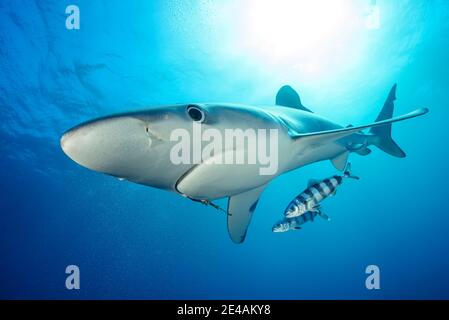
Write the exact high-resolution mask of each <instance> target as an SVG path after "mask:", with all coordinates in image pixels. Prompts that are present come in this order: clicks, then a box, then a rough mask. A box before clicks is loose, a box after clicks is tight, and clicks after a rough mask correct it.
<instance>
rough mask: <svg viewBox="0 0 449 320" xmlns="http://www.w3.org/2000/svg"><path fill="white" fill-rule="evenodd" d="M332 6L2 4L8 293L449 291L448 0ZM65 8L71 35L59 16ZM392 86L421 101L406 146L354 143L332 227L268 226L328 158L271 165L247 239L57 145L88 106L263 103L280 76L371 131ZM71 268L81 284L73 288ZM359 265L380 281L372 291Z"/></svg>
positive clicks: (1, 286) (0, 167) (333, 206)
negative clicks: (372, 10)
mask: <svg viewBox="0 0 449 320" xmlns="http://www.w3.org/2000/svg"><path fill="white" fill-rule="evenodd" d="M273 3H274V1H273ZM335 3H338V5H339V6H341V7H339V8H341V10H342V12H343V11H344V12H343V13H342V15H341V16H338V17H340V18H338V17H337V18H338V19H334V18H335V17H334V16H333V14H335V15H339V14H341V13H339V11H338V9H339V8H337V9H335V7H332V8H331V7H329V8H328V7H326V5H325V4H324V5H322V6H321V7H320V8H319V10H317V8H316V7H314V8H309V6H308V5H307V4H304V3H303V4H302V7H301V8H299V9H298V10H297V12H295V11H294V10H284V11H282V10H280V11H276V10H274V11H275V12H273V9H272V8H273V7H274V8H275V7H276V6H273V5H271V7H270V6H268V7H265V9H266V10H265V11H264V12H260V10H259V8H258V5H257V4H255V2H254V1H252V2H243V1H144V0H141V1H138V0H133V1H118V0H115V1H111V0H107V1H106V0H104V1H100V0H96V1H88V0H71V1H65V0H62V1H61V0H39V1H31V0H29V1H26V0H23V1H19V0H15V1H12V0H11V1H7V0H0V108H1V109H0V111H1V112H0V119H1V121H0V154H1V158H0V181H1V182H0V183H1V193H0V298H68V299H71V298H236V299H240V298H254V299H260V298H269V299H305V298H325V299H329V298H336V299H340V298H356V299H370V298H375V299H378V298H386V299H395V298H424V299H428V298H438V299H440V298H449V271H448V270H449V254H448V245H449V233H448V230H449V215H448V207H449V197H448V191H447V180H448V179H449V175H448V169H447V157H448V155H449V153H448V151H447V150H448V149H447V140H448V138H449V126H448V125H447V123H446V118H447V117H448V116H449V108H448V100H449V99H448V98H449V95H448V93H449V78H448V74H449V60H448V57H449V43H448V40H447V39H448V38H447V34H448V32H449V2H447V1H445V0H440V1H438V0H434V1H425V0H421V1H405V0H398V1H386V0H385V1H381V0H378V1H377V3H376V2H375V1H374V2H373V1H368V0H367V1H363V0H360V1H349V0H348V1H340V2H339V1H336V2H335ZM69 4H76V5H78V6H79V8H80V14H81V16H80V17H81V20H80V22H81V24H80V29H79V30H67V29H66V28H65V20H66V18H67V15H66V14H65V8H66V7H67V5H69ZM370 4H371V5H377V8H378V9H379V12H380V21H377V22H378V25H377V26H375V27H368V26H367V25H366V24H365V19H367V14H368V13H367V7H369V5H370ZM289 5H290V6H291V5H292V4H291V3H290V4H288V3H287V4H285V6H286V8H287V9H288V8H289V7H288V6H289ZM329 6H330V4H329ZM333 6H335V4H333ZM267 8H268V9H267ZM270 8H271V9H270ZM308 9H310V10H312V9H313V10H312V11H311V12H308ZM262 11H263V10H262ZM292 11H293V13H292ZM267 12H268V14H267ZM296 13H297V14H298V15H299V16H300V18H301V19H292V18H291V15H292V14H293V16H294V15H296ZM282 14H289V15H290V17H288V18H286V19H282ZM271 15H273V19H271ZM254 16H256V18H254ZM307 17H311V20H310V21H309V20H307V21H305V19H306V18H307ZM333 19H334V20H333ZM260 21H262V23H261V22H260ZM286 21H287V22H286ZM317 21H318V22H317ZM332 21H333V23H334V24H332V23H330V24H329V23H328V22H332ZM306 24H307V25H306ZM308 26H310V27H308ZM262 28H265V29H263V30H262ZM261 31H262V33H261ZM395 82H397V83H398V95H397V96H398V100H397V101H396V111H395V112H396V114H403V113H406V112H408V111H411V110H413V109H415V108H417V107H428V108H429V109H430V113H429V114H428V115H426V116H424V117H421V118H418V119H414V120H410V121H407V122H404V123H400V124H396V125H394V128H393V136H394V138H395V140H396V141H397V142H398V143H399V144H400V145H401V147H402V148H403V149H404V150H405V151H406V152H407V154H408V156H407V158H405V159H397V158H393V157H390V156H389V155H387V154H385V153H383V152H381V151H379V150H377V149H376V150H374V151H373V153H372V154H371V155H369V156H367V157H360V156H358V155H356V154H353V155H351V162H352V164H353V171H354V173H355V174H357V175H358V176H360V177H361V178H362V179H361V180H360V181H358V182H356V181H347V182H346V183H345V184H344V185H343V186H342V187H341V189H340V190H339V192H338V195H337V196H336V197H333V198H332V199H329V200H326V202H325V203H324V204H323V207H324V209H323V210H325V211H326V213H327V214H328V215H329V216H330V217H331V218H332V221H331V222H325V221H324V220H319V221H315V222H314V223H313V224H308V225H305V226H304V228H303V229H302V230H300V231H297V232H291V233H286V234H273V233H272V232H271V226H272V225H273V223H274V222H276V221H277V220H279V218H280V217H281V214H282V212H283V210H284V208H285V206H286V205H287V204H288V203H289V202H290V200H291V199H292V198H293V197H294V196H295V195H297V194H298V193H299V192H300V191H301V190H302V189H303V188H304V186H305V185H306V183H307V181H308V180H309V179H310V178H325V177H327V176H329V175H333V174H334V173H335V172H336V171H335V169H334V168H333V167H332V165H331V164H330V163H329V162H322V163H317V164H314V165H311V166H307V167H304V168H301V169H298V170H296V171H293V172H290V173H288V174H285V175H283V176H281V177H279V178H277V179H276V180H274V181H273V182H272V183H271V184H270V185H269V187H268V188H267V189H266V190H265V192H264V193H263V195H262V198H261V200H260V202H259V205H258V208H257V210H256V212H255V214H254V219H253V222H252V224H251V226H250V229H249V232H248V236H247V239H246V242H245V243H244V244H243V245H235V244H233V243H232V242H231V241H230V239H229V237H228V235H227V231H226V217H225V216H224V215H223V214H220V213H219V212H216V211H215V210H213V209H211V208H207V207H205V206H202V205H200V204H197V203H194V202H190V201H188V200H186V199H183V198H181V197H180V196H178V195H176V194H174V193H169V192H166V191H161V190H157V189H152V188H148V187H144V186H140V185H136V184H132V183H129V182H123V181H122V182H121V181H118V180H117V179H115V178H112V177H109V176H105V175H101V174H99V173H96V172H93V171H89V170H87V169H85V168H82V167H80V166H78V165H76V164H75V163H74V162H73V161H71V160H70V159H69V158H67V157H66V156H65V155H64V154H63V152H62V151H61V149H60V147H59V137H60V136H61V134H62V133H63V132H64V131H65V130H67V129H68V128H70V127H72V126H74V125H76V124H78V123H80V122H82V121H85V120H88V119H91V118H93V117H97V116H102V115H107V114H110V113H115V112H122V111H128V110H134V109H141V108H146V107H151V106H153V105H159V104H170V103H177V102H192V101H222V102H240V103H249V104H272V103H273V101H274V96H275V93H276V91H277V90H278V88H279V87H280V86H282V85H283V84H286V83H289V84H291V85H292V86H293V87H295V88H296V89H297V90H298V91H299V92H300V95H301V98H302V101H303V103H304V105H306V106H307V107H309V108H311V109H312V110H314V111H315V112H316V113H319V114H321V115H324V116H326V117H328V118H330V119H333V120H334V121H336V122H338V123H341V124H342V125H348V124H350V123H351V124H354V125H356V124H363V123H367V122H370V121H373V120H374V119H375V118H376V116H377V113H378V112H379V110H380V108H381V106H382V103H383V101H384V99H385V97H386V95H387V93H388V90H389V89H390V87H391V86H392V85H393V83H395ZM220 204H224V202H223V201H220ZM70 264H75V265H77V266H79V268H80V271H81V289H80V290H71V291H69V290H67V289H66V288H65V279H66V276H67V275H66V274H65V268H66V266H67V265H70ZM370 264H375V265H377V266H379V268H380V272H381V273H380V284H381V288H380V290H367V289H366V288H365V279H366V277H367V275H366V274H365V268H366V266H368V265H370Z"/></svg>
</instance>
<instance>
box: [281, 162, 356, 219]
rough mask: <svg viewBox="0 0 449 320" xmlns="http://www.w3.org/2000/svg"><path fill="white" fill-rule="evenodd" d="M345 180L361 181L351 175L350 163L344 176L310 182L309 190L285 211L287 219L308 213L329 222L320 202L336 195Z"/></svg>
mask: <svg viewBox="0 0 449 320" xmlns="http://www.w3.org/2000/svg"><path fill="white" fill-rule="evenodd" d="M344 178H351V179H357V180H358V179H360V178H359V177H356V176H353V175H351V164H350V163H348V165H347V166H346V169H345V172H344V174H343V175H342V176H337V175H335V176H333V177H330V178H327V179H324V180H322V181H316V180H310V181H309V184H308V186H307V189H306V190H304V191H303V192H302V193H301V194H299V195H298V196H297V197H296V198H295V199H293V201H292V202H290V204H289V205H288V207H287V208H286V209H285V211H284V216H285V217H286V218H295V217H299V216H301V215H303V214H304V213H306V212H309V211H310V212H314V213H317V214H319V215H320V216H321V217H323V218H325V219H327V220H329V217H328V216H327V215H325V214H324V213H323V212H321V210H320V202H321V201H323V200H324V199H326V198H327V197H329V196H333V195H335V193H336V192H337V187H338V186H339V185H341V184H342V182H343V179H344Z"/></svg>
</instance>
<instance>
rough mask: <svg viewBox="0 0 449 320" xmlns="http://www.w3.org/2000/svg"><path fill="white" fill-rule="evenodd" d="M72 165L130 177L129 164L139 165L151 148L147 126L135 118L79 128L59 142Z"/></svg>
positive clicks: (96, 123) (119, 118) (96, 121)
mask: <svg viewBox="0 0 449 320" xmlns="http://www.w3.org/2000/svg"><path fill="white" fill-rule="evenodd" d="M60 144H61V149H62V150H63V151H64V153H65V154H66V155H67V156H68V157H69V158H70V159H72V160H73V161H75V162H76V163H78V164H80V165H81V166H83V167H86V168H89V169H91V170H95V171H100V172H104V173H108V174H111V175H114V176H120V177H129V176H130V175H132V174H133V172H132V173H131V172H130V169H129V168H130V164H133V163H136V162H137V163H139V161H141V159H143V158H144V156H146V155H147V154H148V151H149V149H150V147H151V144H150V143H149V138H148V134H147V132H146V131H145V123H144V122H143V121H142V120H139V119H137V118H133V117H111V118H103V119H99V120H95V121H91V122H88V123H85V124H82V125H79V126H77V127H75V128H73V129H71V130H69V131H67V132H66V133H64V134H63V135H62V137H61V139H60Z"/></svg>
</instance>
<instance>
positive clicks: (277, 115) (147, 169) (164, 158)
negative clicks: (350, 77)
mask: <svg viewBox="0 0 449 320" xmlns="http://www.w3.org/2000/svg"><path fill="white" fill-rule="evenodd" d="M395 92H396V85H395V86H393V88H392V90H391V91H390V94H389V96H388V98H387V100H386V102H385V104H384V107H383V109H382V111H381V113H380V114H379V116H378V118H377V119H376V122H373V123H371V124H368V125H363V126H355V127H352V126H351V127H343V126H340V125H338V124H336V123H334V122H332V121H330V120H327V119H325V118H323V117H321V116H319V115H316V114H314V113H312V112H311V111H310V110H309V109H307V108H305V107H304V106H302V104H301V101H300V99H299V96H298V94H297V93H296V92H295V91H294V90H293V89H292V88H291V87H289V86H284V87H282V88H281V89H280V91H279V92H278V94H277V97H276V105H274V106H262V107H257V106H251V105H236V104H225V103H223V104H220V103H194V104H177V105H168V106H161V107H156V108H151V109H148V110H145V111H137V112H130V113H122V114H117V115H112V116H108V117H103V118H99V119H95V120H91V121H88V122H86V123H83V124H80V125H78V126H76V127H74V128H72V129H70V130H68V131H67V132H66V133H65V134H64V135H63V136H62V137H61V141H60V142H61V148H62V150H63V151H64V152H65V154H66V155H67V156H68V157H70V158H71V159H72V160H73V161H75V162H76V163H78V164H80V165H81V166H83V167H86V168H88V169H91V170H94V171H98V172H102V173H105V174H108V175H111V176H114V177H118V178H123V179H126V180H128V181H132V182H135V183H139V184H143V185H146V186H150V187H156V188H160V189H164V190H168V191H172V192H176V193H179V194H180V195H182V196H185V197H189V198H191V199H196V200H208V201H210V200H214V199H219V198H229V201H228V208H227V211H228V232H229V235H230V237H231V239H232V240H233V241H234V242H235V243H242V242H243V241H244V239H245V236H246V232H247V228H248V225H249V223H250V221H251V216H252V213H253V212H254V210H255V208H256V206H257V202H258V200H259V197H260V195H261V193H262V192H263V190H264V189H265V187H266V186H267V184H268V183H269V182H270V181H271V180H273V179H274V178H276V177H277V176H279V175H281V174H283V173H286V172H288V171H291V170H294V169H296V168H300V167H302V166H305V165H308V164H311V163H314V162H318V161H322V160H331V161H332V163H333V164H334V165H335V166H336V168H338V169H339V170H343V169H344V167H345V165H346V162H347V159H348V155H349V153H351V152H355V153H358V154H360V155H367V154H369V153H370V151H371V150H370V149H368V146H369V145H375V146H377V147H379V148H380V149H382V150H383V151H385V152H387V153H389V154H391V155H393V156H396V157H404V156H405V153H404V152H403V151H402V150H401V149H400V148H399V146H398V145H397V144H396V143H395V142H394V141H393V140H392V138H391V123H393V122H398V121H402V120H406V119H410V118H413V117H417V116H420V115H423V114H425V113H427V112H428V110H427V109H425V108H423V109H418V110H415V111H413V112H411V113H409V114H406V115H404V116H401V117H396V118H392V115H393V108H394V103H393V102H394V100H395V98H396V96H395ZM189 106H195V108H197V109H199V110H201V112H202V114H203V115H204V119H202V121H203V122H202V127H204V128H205V129H207V128H214V129H216V130H218V131H219V132H220V133H222V136H224V130H225V129H242V130H246V129H254V130H257V129H267V131H268V130H269V129H277V130H278V155H279V156H278V170H277V172H276V173H275V174H274V175H261V174H260V172H259V169H260V167H261V165H258V164H256V165H254V164H251V165H246V164H210V163H208V164H205V163H199V164H173V163H172V161H170V150H171V149H172V148H173V146H174V145H175V144H176V143H177V142H176V141H170V135H171V133H172V131H173V130H175V129H179V128H182V129H185V130H187V131H188V132H189V133H190V134H191V136H192V135H193V133H192V122H193V121H196V120H197V119H192V115H189V113H188V112H187V111H186V110H187V108H189ZM363 129H371V131H370V132H368V133H366V134H364V133H361V131H362V130H363ZM203 144H207V143H203ZM242 151H243V152H246V150H242ZM222 152H223V153H224V152H226V150H225V149H224V148H223V149H222Z"/></svg>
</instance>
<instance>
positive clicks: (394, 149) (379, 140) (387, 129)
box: [370, 84, 405, 158]
mask: <svg viewBox="0 0 449 320" xmlns="http://www.w3.org/2000/svg"><path fill="white" fill-rule="evenodd" d="M395 100H396V84H395V85H394V86H393V88H391V90H390V93H389V94H388V97H387V100H386V101H385V103H384V106H383V108H382V110H381V111H380V113H379V115H378V116H377V119H376V122H379V121H382V120H387V119H391V118H392V117H393V111H394V101H395ZM370 133H371V134H372V135H373V136H372V137H371V141H370V143H371V144H373V145H375V146H376V147H378V148H379V149H381V150H383V151H385V152H386V153H388V154H390V155H392V156H394V157H398V158H404V157H405V152H404V151H403V150H402V149H401V148H400V147H399V146H398V145H397V144H396V142H394V141H393V138H392V137H391V123H388V124H385V125H383V126H379V127H372V128H371V129H370Z"/></svg>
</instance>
